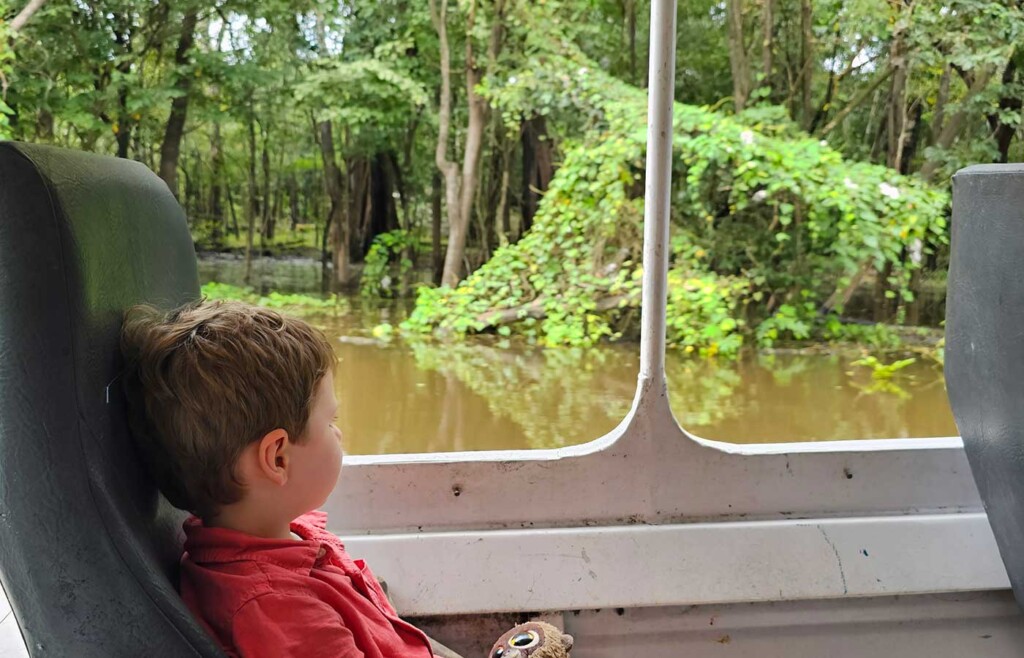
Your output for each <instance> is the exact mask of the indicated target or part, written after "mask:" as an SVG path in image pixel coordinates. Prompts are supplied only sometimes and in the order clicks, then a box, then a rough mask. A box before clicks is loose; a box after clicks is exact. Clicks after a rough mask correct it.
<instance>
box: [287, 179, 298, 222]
mask: <svg viewBox="0 0 1024 658" xmlns="http://www.w3.org/2000/svg"><path fill="white" fill-rule="evenodd" d="M288 219H289V221H290V223H291V229H292V230H293V231H294V230H295V226H296V224H298V223H299V183H298V181H296V180H295V173H294V172H292V173H291V174H290V175H289V176H288Z"/></svg>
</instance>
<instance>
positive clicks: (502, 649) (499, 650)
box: [491, 647, 505, 658]
mask: <svg viewBox="0 0 1024 658" xmlns="http://www.w3.org/2000/svg"><path fill="white" fill-rule="evenodd" d="M504 655H505V647H498V648H497V649H495V650H494V655H493V656H491V658H501V657H502V656H504Z"/></svg>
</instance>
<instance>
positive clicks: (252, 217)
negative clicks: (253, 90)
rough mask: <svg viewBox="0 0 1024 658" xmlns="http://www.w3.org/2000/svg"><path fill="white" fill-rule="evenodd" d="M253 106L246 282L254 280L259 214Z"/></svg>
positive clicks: (250, 122) (251, 115) (250, 110)
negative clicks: (253, 263) (253, 260)
mask: <svg viewBox="0 0 1024 658" xmlns="http://www.w3.org/2000/svg"><path fill="white" fill-rule="evenodd" d="M254 114H255V113H254V111H253V108H252V106H251V105H250V107H249V134H248V136H249V163H248V164H249V168H248V174H249V175H248V183H249V203H247V204H245V219H246V222H247V224H248V228H247V232H246V236H245V279H244V280H245V284H246V285H249V284H250V283H251V282H252V242H253V234H254V233H255V231H256V215H258V214H259V208H258V205H259V201H258V200H257V198H256V197H257V194H258V192H257V190H256V117H255V116H254Z"/></svg>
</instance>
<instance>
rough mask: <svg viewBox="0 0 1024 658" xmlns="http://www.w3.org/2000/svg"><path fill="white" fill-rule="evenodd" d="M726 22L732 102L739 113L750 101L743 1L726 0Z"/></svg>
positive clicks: (748, 63)
mask: <svg viewBox="0 0 1024 658" xmlns="http://www.w3.org/2000/svg"><path fill="white" fill-rule="evenodd" d="M725 12H726V21H727V23H728V27H729V66H730V67H731V69H732V100H733V105H734V106H735V107H736V111H737V112H742V111H743V109H744V108H745V107H746V106H747V101H748V100H750V90H751V79H750V60H749V59H748V57H747V48H746V45H745V44H744V42H743V0H725Z"/></svg>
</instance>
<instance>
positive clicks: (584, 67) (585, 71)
mask: <svg viewBox="0 0 1024 658" xmlns="http://www.w3.org/2000/svg"><path fill="white" fill-rule="evenodd" d="M579 73H580V75H586V74H587V67H586V66H581V67H580V71H579Z"/></svg>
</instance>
